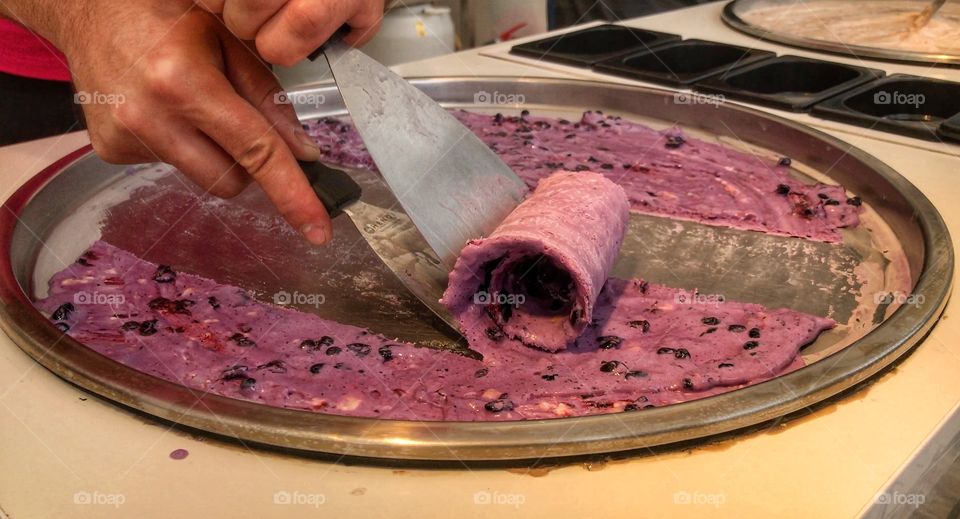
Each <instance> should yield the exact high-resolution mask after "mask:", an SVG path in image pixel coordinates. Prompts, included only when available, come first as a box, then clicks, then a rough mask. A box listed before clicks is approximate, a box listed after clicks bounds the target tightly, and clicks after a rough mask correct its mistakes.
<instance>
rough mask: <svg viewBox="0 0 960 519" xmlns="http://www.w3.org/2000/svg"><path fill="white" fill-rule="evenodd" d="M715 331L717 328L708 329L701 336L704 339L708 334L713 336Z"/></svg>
mask: <svg viewBox="0 0 960 519" xmlns="http://www.w3.org/2000/svg"><path fill="white" fill-rule="evenodd" d="M715 331H717V327H716V326H711V327H710V328H707V329H706V330H704V331H703V333H701V334H700V337H703V336H704V335H707V334H711V333H713V332H715Z"/></svg>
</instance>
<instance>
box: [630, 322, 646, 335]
mask: <svg viewBox="0 0 960 519" xmlns="http://www.w3.org/2000/svg"><path fill="white" fill-rule="evenodd" d="M627 325H628V326H630V327H631V328H639V329H640V331H642V332H643V333H647V332H649V331H650V322H649V321H644V320H637V321H630V322H629V323H627Z"/></svg>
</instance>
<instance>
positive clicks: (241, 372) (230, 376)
mask: <svg viewBox="0 0 960 519" xmlns="http://www.w3.org/2000/svg"><path fill="white" fill-rule="evenodd" d="M238 378H247V367H246V366H244V365H242V364H236V365H234V366H230V367H229V368H227V369H225V370H223V371H222V372H221V373H220V380H236V379H238Z"/></svg>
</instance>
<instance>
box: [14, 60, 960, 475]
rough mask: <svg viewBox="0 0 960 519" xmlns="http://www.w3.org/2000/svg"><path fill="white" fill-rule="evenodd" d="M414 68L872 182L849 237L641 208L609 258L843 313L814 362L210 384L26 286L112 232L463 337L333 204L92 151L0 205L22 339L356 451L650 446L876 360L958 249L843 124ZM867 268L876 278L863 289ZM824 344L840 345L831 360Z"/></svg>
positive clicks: (170, 402) (217, 273)
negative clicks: (766, 375) (217, 192)
mask: <svg viewBox="0 0 960 519" xmlns="http://www.w3.org/2000/svg"><path fill="white" fill-rule="evenodd" d="M414 83H415V84H416V85H417V86H418V87H420V88H422V89H423V90H424V91H425V92H426V93H427V94H428V95H430V96H431V97H432V98H434V99H437V100H438V101H440V102H441V103H442V104H444V105H446V106H451V107H467V108H471V109H477V110H486V111H490V112H491V113H492V112H495V111H504V112H511V111H514V112H515V111H519V107H508V106H500V107H493V108H491V107H489V106H485V105H483V106H481V105H476V104H474V102H473V100H474V95H475V93H476V92H478V91H481V90H483V91H488V92H493V91H499V92H512V93H516V94H522V95H523V96H524V97H525V100H526V103H525V105H524V108H527V109H529V110H531V111H532V112H534V113H538V114H542V113H548V114H554V115H558V116H564V117H567V118H568V119H569V118H571V117H573V118H575V117H577V116H578V115H579V113H580V112H582V111H583V110H585V109H603V110H604V111H605V112H608V113H612V114H619V115H623V116H624V117H627V118H629V119H633V120H639V121H641V122H645V123H647V124H650V125H652V126H655V127H664V126H668V125H672V124H675V123H677V124H680V125H682V126H684V128H685V129H688V130H689V131H690V133H692V134H694V135H695V136H698V137H701V138H707V139H711V140H715V141H720V142H723V143H725V144H727V145H730V146H733V147H736V148H739V149H743V150H746V151H749V152H751V153H756V154H758V155H761V156H769V157H771V158H772V157H777V156H781V155H786V156H790V157H791V158H792V159H793V163H794V166H795V167H796V168H797V169H798V170H799V171H802V172H803V174H804V175H805V176H808V177H811V178H818V179H821V180H825V181H828V182H839V183H842V184H844V185H845V186H847V187H848V188H849V189H850V190H851V191H852V192H853V193H856V194H858V195H860V196H862V197H863V199H864V200H865V206H866V212H865V213H864V215H863V221H864V225H863V227H862V228H860V229H858V230H855V231H849V232H846V234H845V244H844V245H843V246H830V245H825V244H819V243H813V242H807V241H803V240H796V239H790V238H783V237H775V236H767V235H763V234H759V233H753V232H743V231H735V230H730V229H724V228H718V227H708V226H704V225H699V224H695V223H691V222H677V221H673V220H667V219H663V218H657V217H652V216H641V215H634V216H633V217H632V219H631V225H630V231H629V237H628V239H627V241H626V243H625V245H624V248H623V251H622V253H621V257H620V258H619V261H618V263H617V265H616V267H615V272H614V273H615V275H617V276H634V275H641V276H643V277H644V278H645V279H648V280H650V281H653V282H659V283H664V284H667V285H671V286H675V287H681V288H688V289H692V288H699V289H700V292H701V293H702V294H709V295H716V296H722V297H723V298H726V299H730V300H740V301H750V302H757V303H763V304H766V305H771V306H787V307H791V308H794V309H797V310H802V311H806V312H811V313H816V314H820V315H831V316H832V317H834V318H835V319H837V320H838V321H841V322H845V323H847V324H846V325H844V326H841V327H839V328H838V329H836V330H834V331H831V332H829V333H826V334H824V335H822V336H821V338H820V339H819V340H818V341H817V342H816V343H814V344H813V345H811V346H810V347H808V348H807V349H806V350H804V352H803V357H804V359H805V360H806V361H807V363H808V364H810V365H809V366H808V367H806V368H804V369H801V370H799V371H797V372H794V373H791V374H789V375H785V376H782V377H779V378H778V379H776V380H774V381H770V382H766V383H763V384H759V385H756V386H753V387H749V388H745V389H741V390H737V391H733V392H731V393H727V394H724V395H719V396H716V397H711V398H707V399H703V400H699V401H693V402H688V403H684V404H679V405H674V406H669V407H664V408H658V409H650V410H647V411H644V412H642V413H627V414H620V415H608V416H595V417H585V418H575V419H557V420H543V421H530V422H506V423H459V422H447V423H430V422H405V421H382V420H374V419H367V418H348V417H340V416H331V415H323V414H315V413H309V412H304V411H293V410H288V409H277V408H269V407H266V406H261V405H257V404H253V403H249V402H244V401H238V400H233V399H229V398H224V397H219V396H215V395H200V394H197V393H196V392H194V391H191V390H189V389H186V388H183V387H181V386H178V385H176V384H172V383H169V382H166V381H163V380H159V379H156V378H154V377H150V376H146V375H143V374H140V373H137V372H136V371H134V370H131V369H129V368H126V367H124V366H121V365H119V364H117V363H115V362H113V361H111V360H109V359H106V358H105V357H102V356H100V355H99V354H97V353H95V352H93V351H91V350H89V349H87V348H85V347H83V346H82V345H80V344H78V343H76V342H75V341H72V340H70V339H69V338H66V339H61V338H60V337H59V333H58V332H57V331H56V330H55V329H54V328H53V327H52V326H50V325H49V324H48V323H47V322H46V320H45V319H44V318H43V316H41V315H40V314H39V313H38V312H36V311H35V310H33V308H32V306H31V305H30V303H29V302H30V300H31V299H34V298H36V297H41V296H42V295H43V294H44V293H45V287H46V281H47V279H49V277H50V275H51V274H52V273H53V272H56V271H58V270H60V269H62V268H63V266H64V265H65V264H66V263H69V262H71V261H72V260H73V258H75V257H76V256H77V255H78V254H79V253H80V252H82V251H83V250H84V249H85V248H86V247H87V246H88V245H89V244H90V243H91V242H92V241H93V240H94V239H96V238H97V237H100V236H102V237H103V239H106V240H107V241H109V242H111V243H113V244H115V245H117V246H120V247H122V248H125V249H128V250H130V251H132V252H134V253H136V254H138V255H140V256H141V257H143V258H145V259H148V260H150V261H155V262H163V263H167V264H171V265H173V266H174V267H175V268H177V269H178V270H182V271H186V272H191V273H195V274H199V275H202V276H206V277H209V278H213V279H216V280H218V281H220V282H223V283H231V284H235V285H238V286H241V287H244V288H247V289H250V290H254V291H256V292H257V293H258V294H259V295H260V297H261V299H263V300H265V301H271V300H277V299H276V298H277V297H278V295H280V296H282V295H283V294H287V295H291V294H295V293H300V294H321V295H323V296H324V298H323V300H324V302H323V304H318V305H313V304H310V303H309V302H304V303H301V304H300V305H298V307H299V308H300V309H301V310H304V311H308V312H313V313H316V314H318V315H321V316H323V317H327V318H331V319H335V320H340V321H344V322H349V323H352V324H357V325H361V326H367V327H370V328H371V329H373V330H375V331H378V332H381V333H384V334H386V335H391V336H396V337H399V338H402V339H406V340H412V341H418V342H420V343H423V344H427V345H431V346H435V347H443V348H462V345H460V344H457V339H458V337H456V336H455V335H453V334H450V333H449V329H448V328H447V327H446V326H445V325H444V324H443V323H442V322H441V321H440V320H438V319H437V318H436V317H435V316H434V314H433V313H432V312H431V311H430V310H429V309H427V308H426V307H424V306H422V305H421V304H420V303H419V302H418V301H417V299H416V298H415V297H412V296H411V295H410V293H409V292H408V291H407V290H406V289H405V288H404V287H403V285H402V284H401V283H400V282H399V281H398V280H397V279H396V278H395V277H394V276H393V275H392V274H391V273H390V271H389V270H388V269H386V268H385V267H384V266H383V264H382V262H380V260H379V259H378V258H377V257H376V255H375V254H373V253H372V251H371V250H370V249H369V248H368V247H367V246H366V242H365V240H364V239H363V238H362V237H361V235H360V234H359V231H357V229H356V228H355V227H354V226H353V225H351V224H350V222H347V221H346V220H345V219H341V220H343V221H340V222H336V228H335V235H336V236H335V241H334V243H333V245H332V246H330V247H327V248H319V249H318V248H311V247H309V246H308V245H307V244H306V243H304V242H303V241H302V240H301V239H300V237H299V235H298V234H297V233H295V232H293V231H291V230H289V229H287V228H286V226H285V224H284V223H283V222H282V220H280V218H279V216H277V214H276V213H275V211H274V210H273V209H272V208H271V207H270V206H269V204H268V203H267V201H266V199H265V197H264V196H263V194H262V193H261V192H259V191H257V190H255V189H252V190H249V191H248V192H245V193H244V194H243V195H241V196H240V197H239V198H238V199H235V200H231V201H221V200H215V199H211V198H208V197H203V196H197V194H196V191H195V190H193V189H194V188H192V187H191V186H190V185H189V184H188V183H187V182H186V180H185V179H183V178H182V177H180V176H179V175H178V174H176V173H174V172H172V171H171V170H170V169H169V168H168V167H167V166H163V165H148V166H143V167H141V168H138V169H139V170H138V171H136V172H133V173H131V172H128V171H126V169H125V168H123V167H118V166H110V165H107V164H104V163H103V162H102V161H100V160H99V159H98V158H97V157H95V156H93V155H92V154H89V153H85V152H81V153H79V154H77V155H75V156H72V157H67V158H65V159H64V161H62V162H61V163H59V164H55V165H54V166H51V168H49V169H48V170H46V171H45V172H43V173H41V174H40V175H38V176H37V177H36V178H35V179H33V180H32V181H31V182H30V183H28V184H27V185H25V186H24V187H23V188H21V189H20V190H19V191H17V192H16V193H15V194H14V195H13V196H12V197H11V199H10V200H9V201H8V202H7V204H6V205H7V207H6V209H7V210H5V211H3V212H0V244H2V246H3V249H2V250H0V252H2V255H0V261H2V264H0V267H2V268H0V302H2V305H0V318H2V319H0V324H2V326H3V327H4V329H5V330H6V331H7V333H9V334H10V335H11V337H13V338H14V340H15V341H16V342H17V343H18V345H20V347H21V348H23V349H24V350H25V351H26V352H27V353H29V354H30V355H32V356H33V357H34V358H36V359H37V360H38V362H40V363H41V364H43V365H44V366H46V367H47V368H49V369H51V370H52V371H54V372H56V373H57V374H59V375H60V376H61V377H63V378H65V379H66V380H69V381H71V382H73V383H75V384H78V385H80V386H82V387H84V388H87V389H89V390H91V391H94V392H96V393H98V394H100V395H103V396H104V397H106V398H109V399H112V400H114V401H116V402H118V403H121V404H124V405H127V406H130V407H133V408H135V409H138V410H141V411H144V412H146V413H149V414H152V415H154V416H157V417H160V418H164V419H168V420H172V421H176V422H178V423H181V424H184V425H188V426H191V427H195V428H198V429H202V430H205V431H209V432H212V433H216V434H221V435H225V436H230V437H239V438H242V439H243V440H245V441H252V442H259V443H264V444H270V445H276V446H282V447H289V448H293V449H300V450H307V451H319V452H327V453H337V454H349V455H355V456H370V457H379V458H389V459H425V460H498V459H521V458H536V457H551V456H570V455H579V454H591V453H600V452H610V451H617V450H627V449H636V448H641V447H647V446H653V445H659V444H665V443H672V442H677V441H682V440H689V439H694V438H703V437H707V436H710V435H713V434H717V433H721V432H727V431H731V430H735V429H738V428H742V427H745V426H749V425H753V424H757V423H760V422H763V421H766V420H769V419H772V418H776V417H778V416H781V415H783V414H786V413H789V412H791V411H796V410H798V409H802V408H803V407H805V406H808V405H811V404H813V403H815V402H817V401H820V400H823V399H825V398H828V397H830V396H832V395H835V394H836V393H838V392H840V391H842V390H843V389H846V388H848V387H851V386H853V385H855V384H856V383H858V382H860V381H863V380H865V379H867V378H869V377H870V376H871V375H873V374H874V373H876V372H877V371H878V370H880V369H882V367H883V366H885V365H887V364H889V363H890V362H892V361H893V360H895V359H896V358H897V357H899V356H900V355H902V354H903V353H905V352H906V351H907V350H908V349H909V348H910V347H911V346H912V345H914V344H916V342H917V341H918V340H919V339H920V338H921V337H922V336H923V335H924V334H925V333H926V332H927V331H928V330H929V329H930V328H931V327H932V326H933V324H934V322H935V320H936V318H937V317H938V316H939V315H940V313H941V312H942V309H943V306H944V304H945V302H946V297H947V295H948V293H949V289H950V285H949V284H950V280H951V279H952V269H953V255H952V245H951V242H950V237H949V234H948V233H947V230H946V228H945V227H944V224H943V221H942V220H941V219H940V216H939V214H938V213H937V211H936V210H935V209H934V208H933V207H932V206H931V205H930V203H929V201H927V199H926V198H925V197H924V196H923V195H922V194H921V193H920V192H919V191H917V190H916V189H915V188H914V187H913V186H912V185H911V184H909V183H908V182H907V181H906V180H904V179H903V178H902V177H900V176H899V175H897V174H896V173H895V172H893V171H892V170H890V169H889V168H888V167H886V166H885V165H883V164H882V163H880V162H879V161H877V160H876V159H874V158H872V157H870V156H868V155H866V154H864V153H863V152H861V151H859V150H857V149H856V148H852V147H850V146H849V145H847V144H845V143H843V142H841V141H838V140H836V139H833V138H831V137H828V136H826V135H824V134H821V133H819V132H817V131H815V130H812V129H809V128H806V127H802V126H800V125H797V124H795V123H792V122H789V121H786V120H782V119H779V118H775V117H772V116H769V115H765V114H762V113H760V112H757V111H754V110H751V109H747V108H742V107H739V106H736V105H733V104H725V105H721V106H719V107H714V106H713V105H696V104H688V105H684V104H677V103H676V102H675V101H674V97H673V94H672V93H670V92H663V91H656V90H649V89H643V88H635V87H627V86H617V85H610V84H604V83H593V82H580V81H569V80H548V79H515V78H430V79H420V80H415V81H414ZM304 93H314V94H323V95H324V96H325V99H326V103H325V104H324V105H323V106H322V107H320V108H317V107H314V106H309V107H307V106H300V107H298V110H300V111H301V116H302V117H304V118H316V117H321V116H327V115H338V114H343V113H344V107H343V106H342V104H341V102H340V99H339V95H338V94H337V91H336V90H335V88H334V87H332V86H319V87H316V88H312V89H305V90H304ZM291 97H292V98H293V99H297V98H298V97H300V96H291ZM304 98H306V97H304ZM353 176H354V178H355V179H356V180H357V181H358V182H359V183H360V184H361V186H362V187H363V189H364V195H363V202H364V203H365V204H369V205H370V206H371V207H376V208H380V209H377V210H391V211H399V207H398V205H397V203H396V200H395V199H394V198H393V197H392V195H390V191H389V190H388V189H386V187H385V186H384V184H383V183H382V181H381V180H380V179H379V178H378V177H377V176H376V175H374V174H371V173H369V172H359V171H355V172H353ZM398 214H399V213H398ZM241 237H242V238H241ZM865 280H866V281H868V283H869V285H867V286H868V287H869V290H861V289H862V288H863V285H862V283H863V281H865ZM893 292H899V293H912V294H913V295H915V296H917V297H916V298H915V300H916V301H918V303H917V304H913V305H899V306H898V304H897V303H894V304H886V303H884V302H883V301H882V300H881V299H880V298H878V297H877V295H878V294H881V295H882V294H887V293H893ZM314 301H316V299H314ZM295 306H297V305H295ZM828 356H829V357H830V358H829V361H828V362H819V361H820V360H822V359H824V358H826V357H828Z"/></svg>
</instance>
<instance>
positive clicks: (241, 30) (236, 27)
mask: <svg viewBox="0 0 960 519" xmlns="http://www.w3.org/2000/svg"><path fill="white" fill-rule="evenodd" d="M223 24H224V25H226V26H227V29H228V30H230V32H231V33H233V34H234V35H235V36H236V37H237V38H240V39H241V40H251V39H253V38H254V37H255V36H256V35H257V27H254V26H253V24H252V23H251V22H250V21H249V20H247V19H245V18H243V17H241V16H239V15H237V14H236V13H234V12H233V11H232V10H227V11H226V12H224V13H223Z"/></svg>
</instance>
